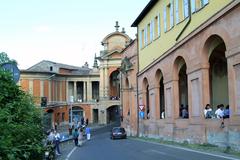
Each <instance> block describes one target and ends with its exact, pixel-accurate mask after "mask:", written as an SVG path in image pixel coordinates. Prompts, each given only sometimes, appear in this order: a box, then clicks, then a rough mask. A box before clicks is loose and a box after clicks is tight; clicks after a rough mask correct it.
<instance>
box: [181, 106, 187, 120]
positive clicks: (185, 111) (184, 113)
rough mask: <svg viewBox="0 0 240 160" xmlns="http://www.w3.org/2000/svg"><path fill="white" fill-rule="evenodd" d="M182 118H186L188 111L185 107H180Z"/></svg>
mask: <svg viewBox="0 0 240 160" xmlns="http://www.w3.org/2000/svg"><path fill="white" fill-rule="evenodd" d="M182 118H188V111H187V108H186V107H184V108H183V109H182Z"/></svg>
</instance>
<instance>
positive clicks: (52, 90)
mask: <svg viewBox="0 0 240 160" xmlns="http://www.w3.org/2000/svg"><path fill="white" fill-rule="evenodd" d="M115 27H116V31H114V32H113V33H111V34H109V35H107V36H106V37H105V38H104V39H103V41H102V45H103V47H104V50H103V51H101V52H100V55H99V56H98V57H96V56H95V61H94V65H93V68H90V67H89V66H88V64H87V63H86V64H85V65H84V66H82V67H77V66H72V65H66V64H61V63H56V62H52V61H47V60H43V61H41V62H39V63H38V64H35V65H34V66H32V67H30V68H28V69H26V70H21V76H20V82H19V85H20V86H21V88H22V89H23V90H25V91H27V92H29V93H30V94H32V95H33V96H34V99H35V102H36V105H37V106H39V107H42V108H43V110H44V111H45V112H46V113H45V114H46V116H45V117H46V118H45V119H46V121H47V122H49V123H50V124H49V126H53V125H55V124H57V125H58V126H59V127H60V126H67V125H68V124H69V122H71V121H72V122H73V123H75V124H76V123H77V121H79V120H80V119H81V118H82V117H84V118H85V120H86V119H87V118H88V120H89V123H98V124H106V123H111V122H112V121H116V120H118V119H119V117H120V114H121V108H120V102H121V101H120V74H119V67H120V66H121V52H122V50H123V49H124V48H125V46H126V45H128V44H129V43H130V41H131V39H130V37H129V36H128V35H127V34H126V33H125V31H124V29H123V30H122V31H119V30H118V29H119V25H118V23H116V26H115ZM97 60H98V61H99V62H100V63H99V66H98V63H97ZM71 109H72V110H71ZM71 115H72V118H71Z"/></svg>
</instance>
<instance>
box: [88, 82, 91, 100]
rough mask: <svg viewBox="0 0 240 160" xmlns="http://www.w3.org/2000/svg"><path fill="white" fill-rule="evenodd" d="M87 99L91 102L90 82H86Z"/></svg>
mask: <svg viewBox="0 0 240 160" xmlns="http://www.w3.org/2000/svg"><path fill="white" fill-rule="evenodd" d="M87 99H88V101H89V100H92V81H90V80H88V81H87Z"/></svg>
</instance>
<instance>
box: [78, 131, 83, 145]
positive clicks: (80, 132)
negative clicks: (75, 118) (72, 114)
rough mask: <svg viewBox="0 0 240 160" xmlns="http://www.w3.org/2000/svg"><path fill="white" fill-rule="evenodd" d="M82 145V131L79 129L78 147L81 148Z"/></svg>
mask: <svg viewBox="0 0 240 160" xmlns="http://www.w3.org/2000/svg"><path fill="white" fill-rule="evenodd" d="M82 145H83V129H82V128H80V129H79V135H78V146H79V147H80V146H82Z"/></svg>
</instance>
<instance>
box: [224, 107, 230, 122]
mask: <svg viewBox="0 0 240 160" xmlns="http://www.w3.org/2000/svg"><path fill="white" fill-rule="evenodd" d="M223 114H224V115H223V118H224V119H225V118H229V117H230V110H229V105H227V106H226V108H225V109H224V111H223Z"/></svg>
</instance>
